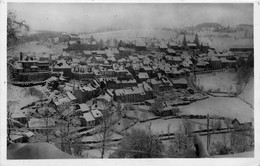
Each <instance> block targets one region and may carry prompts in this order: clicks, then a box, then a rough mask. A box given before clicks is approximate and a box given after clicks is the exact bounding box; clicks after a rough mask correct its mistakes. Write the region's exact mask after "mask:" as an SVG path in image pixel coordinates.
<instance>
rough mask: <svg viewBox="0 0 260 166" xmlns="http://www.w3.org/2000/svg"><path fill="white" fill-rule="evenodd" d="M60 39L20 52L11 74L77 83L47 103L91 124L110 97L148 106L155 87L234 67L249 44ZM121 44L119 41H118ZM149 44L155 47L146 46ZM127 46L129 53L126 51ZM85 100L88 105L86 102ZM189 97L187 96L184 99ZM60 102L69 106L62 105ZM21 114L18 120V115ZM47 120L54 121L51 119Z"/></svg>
mask: <svg viewBox="0 0 260 166" xmlns="http://www.w3.org/2000/svg"><path fill="white" fill-rule="evenodd" d="M59 40H60V42H68V43H69V45H68V48H67V49H65V50H64V53H63V54H62V55H59V56H56V57H55V58H53V57H54V56H51V55H50V56H49V55H40V56H35V55H30V54H24V53H21V54H20V59H19V60H18V61H16V62H15V63H14V64H13V77H14V80H16V81H21V82H29V81H44V80H46V79H48V78H50V77H51V75H54V74H59V75H62V76H63V77H66V78H68V79H74V80H76V82H77V83H75V84H72V83H65V84H64V88H63V89H64V93H63V94H59V95H55V96H54V97H53V98H52V100H51V102H50V103H51V104H52V105H53V108H55V110H56V111H57V112H59V113H60V114H62V115H63V116H68V115H70V113H71V112H72V111H76V112H78V113H79V115H80V126H81V127H86V128H92V127H94V126H96V125H98V124H99V123H100V121H101V119H102V116H103V114H102V111H103V110H105V109H107V108H108V107H109V104H111V103H112V102H113V101H120V102H122V103H146V104H147V105H151V104H152V103H153V102H154V98H155V97H156V94H157V93H158V92H168V91H170V90H172V89H187V88H188V81H187V79H186V78H187V77H189V75H190V73H191V72H198V71H205V70H218V69H222V68H234V67H236V65H237V60H238V58H239V57H241V56H242V57H243V58H247V57H246V56H245V55H249V54H250V52H252V49H251V48H239V47H238V48H231V49H230V50H229V51H226V52H219V51H217V50H215V49H212V48H206V51H205V49H203V51H202V50H201V49H200V48H199V47H198V46H197V45H196V44H194V43H187V47H185V48H183V46H181V45H180V43H176V42H173V41H170V42H163V43H158V41H155V40H146V41H138V42H132V43H131V44H126V43H127V42H125V44H124V42H122V41H121V42H119V43H121V44H120V47H118V48H107V49H103V50H98V47H97V42H96V41H95V40H94V41H93V40H88V39H87V40H85V41H83V40H81V39H79V37H78V36H77V35H73V34H71V35H67V34H62V35H61V36H60V37H59ZM122 43H123V44H122ZM151 44H153V45H154V46H155V48H156V49H154V48H153V49H150V46H151ZM129 51H130V53H131V54H130V55H127V54H126V52H129ZM90 100H91V104H87V103H89V101H90ZM188 100H189V99H187V101H188ZM180 102H181V104H182V103H184V104H185V102H184V100H183V101H175V103H167V102H164V103H163V110H164V111H162V112H155V114H157V115H159V116H167V115H171V114H172V113H173V112H174V111H175V112H178V110H176V109H175V108H176V107H174V105H175V104H176V103H177V104H180ZM64 104H68V105H69V106H70V107H69V109H68V110H65V111H64V110H63V109H62V107H63V105H64ZM21 119H23V120H24V118H23V117H21ZM26 123H28V128H29V129H31V131H38V130H40V129H39V128H41V127H42V128H44V127H46V126H44V123H43V122H42V120H41V119H39V118H38V119H37V118H34V119H30V120H29V121H28V122H26ZM49 125H53V126H55V123H54V122H49Z"/></svg>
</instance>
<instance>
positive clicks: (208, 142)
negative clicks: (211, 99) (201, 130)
mask: <svg viewBox="0 0 260 166" xmlns="http://www.w3.org/2000/svg"><path fill="white" fill-rule="evenodd" d="M209 144H210V141H209V114H207V150H209Z"/></svg>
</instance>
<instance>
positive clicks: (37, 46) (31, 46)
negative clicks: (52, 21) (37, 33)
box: [16, 41, 56, 54]
mask: <svg viewBox="0 0 260 166" xmlns="http://www.w3.org/2000/svg"><path fill="white" fill-rule="evenodd" d="M16 51H17V52H25V53H36V54H40V53H44V52H45V53H46V54H56V52H55V51H53V50H52V49H51V48H49V47H47V46H45V45H43V44H41V43H39V42H36V41H33V42H27V43H25V44H23V45H20V46H18V47H17V48H16Z"/></svg>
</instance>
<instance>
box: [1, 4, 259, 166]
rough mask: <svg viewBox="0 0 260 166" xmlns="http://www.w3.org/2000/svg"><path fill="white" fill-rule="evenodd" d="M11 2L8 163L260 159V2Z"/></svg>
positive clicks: (8, 5)
mask: <svg viewBox="0 0 260 166" xmlns="http://www.w3.org/2000/svg"><path fill="white" fill-rule="evenodd" d="M6 5H7V10H6V12H7V13H6V18H5V19H6V21H7V22H6V49H5V50H4V51H5V52H6V61H5V62H4V63H6V75H7V80H6V91H7V96H6V100H4V101H3V102H5V103H6V108H5V109H4V110H2V111H6V116H5V117H3V116H1V120H3V121H6V130H4V132H6V133H5V136H6V137H2V136H1V139H4V141H5V142H6V151H5V152H6V154H3V155H4V156H5V158H6V160H8V161H10V160H17V159H19V160H24V159H26V160H28V159H30V160H35V159H111V158H112V159H121V158H127V159H134V158H139V159H140V158H144V159H155V158H159V159H162V158H170V159H183V158H200V159H202V160H203V159H204V158H254V157H255V149H256V148H255V123H254V119H255V118H254V72H255V71H254V57H255V52H254V36H255V33H254V32H255V31H254V5H256V4H254V2H251V3H173V2H168V3H152V2H150V3H137V2H136V3H119V2H117V3H104V2H101V3H95V2H94V3H83V2H80V3H73V2H70V3H65V2H60V3H48V2H41V3H40V2H6ZM258 44H259V43H258ZM3 55H5V54H3ZM1 74H2V73H1ZM1 134H2V133H1ZM258 164H259V163H258Z"/></svg>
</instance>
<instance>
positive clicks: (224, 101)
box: [179, 97, 254, 122]
mask: <svg viewBox="0 0 260 166" xmlns="http://www.w3.org/2000/svg"><path fill="white" fill-rule="evenodd" d="M179 108H180V110H181V112H182V113H183V114H194V115H207V114H210V115H211V116H212V115H217V116H221V117H229V118H233V119H234V118H237V119H238V120H239V121H240V122H252V121H253V119H254V114H253V110H252V108H251V107H250V106H249V105H248V104H246V103H244V102H243V101H241V100H240V99H238V98H227V97H215V98H214V97H209V98H208V99H205V100H201V101H197V102H195V103H192V104H190V105H186V106H180V107H179Z"/></svg>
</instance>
